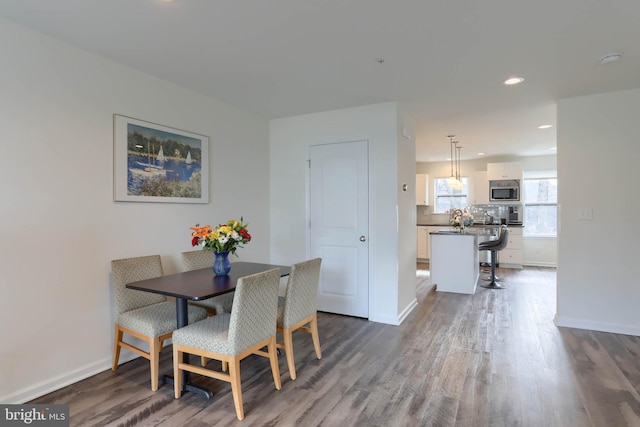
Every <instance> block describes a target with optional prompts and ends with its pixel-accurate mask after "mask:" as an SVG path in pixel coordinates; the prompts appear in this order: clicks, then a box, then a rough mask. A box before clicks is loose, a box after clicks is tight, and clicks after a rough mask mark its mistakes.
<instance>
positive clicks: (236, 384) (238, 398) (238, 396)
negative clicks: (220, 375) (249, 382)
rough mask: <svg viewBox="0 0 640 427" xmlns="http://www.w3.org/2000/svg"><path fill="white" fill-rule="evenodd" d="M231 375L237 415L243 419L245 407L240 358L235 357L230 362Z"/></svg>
mask: <svg viewBox="0 0 640 427" xmlns="http://www.w3.org/2000/svg"><path fill="white" fill-rule="evenodd" d="M229 375H230V379H231V393H232V394H233V404H234V405H235V407H236V416H237V417H238V419H239V420H242V419H244V409H243V408H242V385H241V384H240V359H238V358H234V359H233V361H232V362H231V363H230V364H229Z"/></svg>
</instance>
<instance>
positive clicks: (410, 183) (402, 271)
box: [397, 104, 418, 323]
mask: <svg viewBox="0 0 640 427" xmlns="http://www.w3.org/2000/svg"><path fill="white" fill-rule="evenodd" d="M397 122H398V129H397V130H398V136H397V141H398V165H397V171H398V180H397V194H398V201H397V206H398V305H397V309H398V313H399V315H398V317H399V321H398V323H400V321H402V320H404V318H405V317H406V316H407V315H408V314H409V313H410V312H411V310H413V308H415V306H416V305H417V304H418V301H417V299H416V257H417V256H418V254H417V248H416V246H417V235H416V227H415V224H416V208H415V206H416V189H415V185H416V143H415V137H414V135H415V130H414V129H415V124H414V121H413V120H412V118H411V117H410V116H409V114H408V113H407V112H406V111H405V106H404V105H403V104H400V105H399V107H398V120H397ZM403 184H406V186H407V190H406V191H404V190H403Z"/></svg>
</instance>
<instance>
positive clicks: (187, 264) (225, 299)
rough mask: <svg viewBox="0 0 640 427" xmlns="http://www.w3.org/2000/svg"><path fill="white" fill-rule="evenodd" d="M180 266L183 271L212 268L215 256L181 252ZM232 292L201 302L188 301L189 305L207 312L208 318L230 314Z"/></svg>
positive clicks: (201, 252)
mask: <svg viewBox="0 0 640 427" xmlns="http://www.w3.org/2000/svg"><path fill="white" fill-rule="evenodd" d="M181 255H182V266H183V269H184V271H191V270H199V269H201V268H207V267H208V268H212V267H213V260H214V259H215V257H216V255H215V253H214V252H213V251H203V250H200V251H189V252H182V254H181ZM233 295H234V292H227V293H226V294H222V295H218V296H216V297H213V298H209V299H206V300H203V301H189V304H192V305H195V306H197V307H202V308H204V309H206V310H207V314H208V315H209V316H213V315H214V314H221V313H230V312H231V306H232V304H233Z"/></svg>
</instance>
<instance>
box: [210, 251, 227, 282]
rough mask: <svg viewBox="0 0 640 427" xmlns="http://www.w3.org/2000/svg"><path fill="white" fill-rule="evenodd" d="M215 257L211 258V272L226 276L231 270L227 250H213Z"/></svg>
mask: <svg viewBox="0 0 640 427" xmlns="http://www.w3.org/2000/svg"><path fill="white" fill-rule="evenodd" d="M215 255H216V259H214V260H213V274H215V275H216V276H226V275H227V274H229V272H230V271H231V263H230V262H229V252H215Z"/></svg>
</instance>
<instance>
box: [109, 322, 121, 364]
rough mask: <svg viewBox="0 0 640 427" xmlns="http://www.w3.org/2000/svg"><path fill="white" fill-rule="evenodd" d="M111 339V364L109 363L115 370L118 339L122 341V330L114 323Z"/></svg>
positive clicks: (118, 358)
mask: <svg viewBox="0 0 640 427" xmlns="http://www.w3.org/2000/svg"><path fill="white" fill-rule="evenodd" d="M113 341H114V342H113V364H112V365H111V370H113V371H115V370H116V369H118V361H119V360H120V341H122V330H121V329H120V328H119V327H118V325H116V330H115V332H114V340H113Z"/></svg>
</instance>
